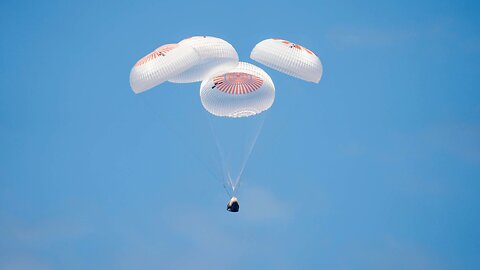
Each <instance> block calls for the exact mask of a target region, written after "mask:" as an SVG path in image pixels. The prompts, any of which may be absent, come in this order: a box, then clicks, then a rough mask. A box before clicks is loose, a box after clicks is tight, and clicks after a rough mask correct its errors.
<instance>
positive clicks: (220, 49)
mask: <svg viewBox="0 0 480 270" xmlns="http://www.w3.org/2000/svg"><path fill="white" fill-rule="evenodd" d="M178 44H179V45H181V46H188V47H191V48H193V49H194V50H195V52H196V53H197V54H198V56H199V59H198V60H197V62H196V63H195V65H194V66H193V67H191V68H189V69H188V70H186V71H185V72H183V73H181V74H179V75H176V76H174V77H173V78H171V79H169V81H170V82H174V83H192V82H200V81H202V80H204V79H205V78H208V77H210V76H213V75H216V74H219V73H223V72H226V71H227V70H229V69H232V68H234V67H236V66H237V65H238V54H237V51H235V49H234V48H233V46H232V45H230V43H228V42H226V41H225V40H223V39H220V38H216V37H209V36H196V37H190V38H187V39H184V40H182V41H180V42H179V43H178Z"/></svg>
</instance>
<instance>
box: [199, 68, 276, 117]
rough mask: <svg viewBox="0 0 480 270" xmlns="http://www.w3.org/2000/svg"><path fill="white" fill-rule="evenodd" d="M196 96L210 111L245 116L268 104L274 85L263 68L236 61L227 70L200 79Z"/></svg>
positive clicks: (261, 110)
mask: <svg viewBox="0 0 480 270" xmlns="http://www.w3.org/2000/svg"><path fill="white" fill-rule="evenodd" d="M200 99H201V101H202V105H203V107H204V108H205V109H206V110H207V111H208V112H210V113H211V114H213V115H216V116H224V117H247V116H252V115H255V114H258V113H261V112H263V111H265V110H267V109H268V108H270V107H271V106H272V104H273V101H274V99H275V86H274V85H273V81H272V79H271V78H270V76H268V74H267V73H266V72H265V71H263V70H262V69H260V68H259V67H256V66H254V65H252V64H249V63H245V62H240V63H239V64H238V66H237V67H236V68H234V69H231V70H229V71H228V72H227V73H224V74H221V75H218V76H214V77H212V78H210V79H208V80H204V81H203V82H202V84H201V86H200Z"/></svg>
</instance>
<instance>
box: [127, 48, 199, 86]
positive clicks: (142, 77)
mask: <svg viewBox="0 0 480 270" xmlns="http://www.w3.org/2000/svg"><path fill="white" fill-rule="evenodd" d="M199 59H200V57H199V56H198V54H197V53H196V52H195V50H194V49H193V48H191V47H189V46H181V45H179V44H166V45H163V46H160V47H158V48H157V49H156V50H154V51H153V52H151V53H149V54H147V55H146V56H144V57H143V58H142V59H140V60H139V61H138V62H137V63H136V64H135V65H134V66H133V68H132V70H131V71H130V86H131V87H132V89H133V91H134V92H135V93H136V94H138V93H141V92H144V91H146V90H148V89H151V88H153V87H155V86H157V85H159V84H161V83H163V82H165V81H167V80H169V79H170V78H172V77H173V76H176V75H178V74H180V73H182V72H184V71H186V70H187V69H189V68H191V67H192V66H193V65H194V64H195V63H197V62H198V61H199Z"/></svg>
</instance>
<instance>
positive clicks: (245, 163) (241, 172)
mask: <svg viewBox="0 0 480 270" xmlns="http://www.w3.org/2000/svg"><path fill="white" fill-rule="evenodd" d="M260 117H262V119H261V122H260V124H259V127H258V128H257V132H256V133H255V136H254V138H253V140H252V143H251V144H250V146H249V148H248V150H247V151H248V152H247V155H246V157H245V159H244V160H243V163H242V167H241V169H240V173H239V174H238V176H237V179H235V183H234V186H233V195H234V196H235V194H236V193H237V191H238V189H239V188H240V186H239V185H240V179H241V178H242V174H243V171H244V170H245V167H246V166H247V162H248V160H249V159H250V155H251V154H252V152H253V148H254V147H255V144H256V143H257V139H258V136H259V135H260V133H261V132H262V129H263V124H264V123H265V119H266V118H267V113H266V112H264V115H263V116H260ZM237 185H238V188H237Z"/></svg>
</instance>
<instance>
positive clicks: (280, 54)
mask: <svg viewBox="0 0 480 270" xmlns="http://www.w3.org/2000/svg"><path fill="white" fill-rule="evenodd" d="M250 58H251V59H253V60H255V61H257V62H259V63H262V64H264V65H266V66H267V67H270V68H273V69H275V70H278V71H280V72H282V73H285V74H288V75H290V76H293V77H297V78H299V79H302V80H305V81H309V82H314V83H318V82H320V79H321V78H322V72H323V68H322V63H321V62H320V58H318V56H316V55H315V53H313V52H312V51H310V50H309V49H307V48H305V47H303V46H300V45H298V44H295V43H292V42H290V41H287V40H283V39H278V38H269V39H265V40H263V41H261V42H259V43H258V44H257V45H256V46H255V47H254V48H253V50H252V52H251V54H250Z"/></svg>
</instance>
